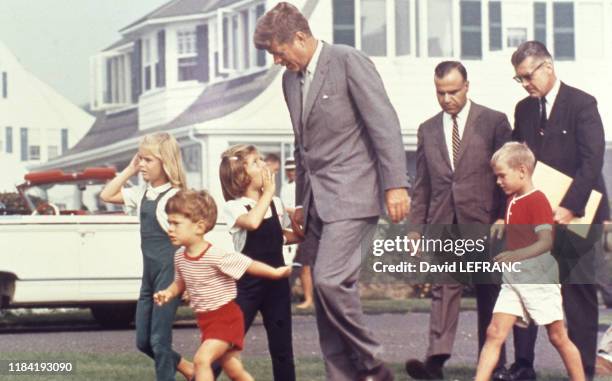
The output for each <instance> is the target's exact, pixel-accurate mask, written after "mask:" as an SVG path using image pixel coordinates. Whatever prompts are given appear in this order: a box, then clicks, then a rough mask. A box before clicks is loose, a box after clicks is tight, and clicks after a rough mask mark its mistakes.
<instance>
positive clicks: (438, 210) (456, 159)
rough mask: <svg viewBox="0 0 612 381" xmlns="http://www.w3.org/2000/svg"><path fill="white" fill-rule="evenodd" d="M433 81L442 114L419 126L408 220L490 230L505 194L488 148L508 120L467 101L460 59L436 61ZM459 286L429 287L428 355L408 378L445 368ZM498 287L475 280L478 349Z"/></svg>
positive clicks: (499, 139) (500, 140)
mask: <svg viewBox="0 0 612 381" xmlns="http://www.w3.org/2000/svg"><path fill="white" fill-rule="evenodd" d="M434 83H435V86H436V95H437V98H438V102H439V103H440V107H441V108H442V112H440V113H438V114H436V115H435V116H434V117H432V118H431V119H429V120H427V121H425V122H424V123H423V124H421V126H419V130H418V143H417V158H416V160H417V163H416V167H417V174H416V180H415V186H414V192H413V195H412V196H413V202H412V211H411V213H410V215H409V217H408V220H409V222H410V223H411V224H414V225H417V226H418V225H425V224H428V225H430V228H431V225H451V224H455V225H456V224H462V225H464V226H465V225H466V224H480V226H482V227H485V228H488V225H489V224H492V223H493V222H495V221H496V220H497V219H499V218H502V217H503V214H504V206H505V197H504V195H503V192H502V191H501V190H500V189H499V188H498V187H497V186H496V184H495V175H494V174H493V170H492V169H491V166H490V164H489V163H490V160H491V157H492V156H493V153H494V152H495V151H496V150H497V149H499V148H500V147H501V146H502V145H503V144H504V143H506V142H507V141H509V140H510V136H511V129H510V123H509V122H508V118H507V117H506V115H504V114H503V113H501V112H498V111H494V110H491V109H489V108H486V107H484V106H481V105H479V104H477V103H475V102H472V101H471V100H469V99H468V96H467V93H468V89H469V81H468V80H467V71H466V69H465V67H464V66H463V65H462V64H461V63H460V62H457V61H445V62H442V63H440V64H439V65H438V66H437V67H436V69H435V75H434ZM455 227H456V226H455ZM447 228H450V226H447ZM417 229H418V228H417ZM452 230H454V231H456V230H457V229H452ZM487 230H488V229H487ZM445 234H451V235H453V234H455V233H453V232H449V233H445ZM409 235H416V236H414V237H411V238H413V239H418V236H419V234H418V233H412V234H409ZM454 238H459V237H456V236H455V237H454ZM462 292H463V284H461V283H452V282H448V283H446V284H434V285H433V286H432V294H433V295H432V306H431V314H430V321H429V347H428V349H427V357H426V360H425V361H424V362H421V361H418V360H414V359H413V360H408V361H407V362H406V371H407V372H408V374H409V375H410V376H411V377H413V378H416V379H440V378H442V377H443V372H442V367H443V365H444V362H445V361H446V360H447V359H448V358H449V357H450V355H451V352H452V346H453V342H454V339H455V333H456V331H457V321H458V318H459V306H460V303H461V294H462ZM498 292H499V288H498V286H497V285H493V284H480V285H477V286H476V293H477V298H478V332H479V347H481V346H482V344H483V343H484V338H485V336H484V335H485V332H486V328H487V326H488V325H489V322H490V321H491V314H492V311H493V306H494V304H495V300H496V298H497V294H498ZM496 375H497V374H496Z"/></svg>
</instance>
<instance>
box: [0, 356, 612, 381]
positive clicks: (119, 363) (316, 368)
mask: <svg viewBox="0 0 612 381" xmlns="http://www.w3.org/2000/svg"><path fill="white" fill-rule="evenodd" d="M0 360H44V361H53V360H55V361H71V362H72V363H73V364H74V365H75V370H74V372H73V373H70V374H63V375H49V374H37V375H19V376H8V375H6V372H5V370H6V369H0V372H2V373H0V379H2V380H3V381H41V380H58V381H62V380H88V381H91V380H112V381H135V380H138V381H144V380H153V379H155V375H154V373H153V366H152V362H151V360H149V359H148V358H147V357H145V356H144V355H140V354H138V353H124V354H75V353H0ZM244 365H245V367H246V369H247V370H248V371H249V372H250V373H251V375H252V376H253V377H254V378H255V379H256V380H264V381H269V380H272V371H271V367H270V360H269V358H246V359H244ZM391 366H392V368H393V370H394V371H395V375H396V380H397V381H402V380H409V378H408V376H406V375H405V373H404V370H403V364H397V363H396V364H391ZM296 372H297V379H298V380H304V381H318V380H324V374H325V373H324V368H323V363H322V361H321V359H318V358H298V359H297V360H296ZM473 375H474V368H473V367H470V366H456V367H449V368H448V369H447V371H446V379H447V380H457V381H469V380H471V379H472V377H473ZM565 379H567V378H566V377H564V376H563V375H561V374H559V373H542V372H540V373H539V377H538V380H540V381H560V380H565ZM610 379H611V378H601V377H600V378H596V380H598V381H604V380H610ZM177 380H182V377H181V376H180V375H178V374H177ZM220 380H222V381H228V379H227V378H226V377H221V378H220Z"/></svg>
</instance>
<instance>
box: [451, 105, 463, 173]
mask: <svg viewBox="0 0 612 381" xmlns="http://www.w3.org/2000/svg"><path fill="white" fill-rule="evenodd" d="M451 117H452V119H453V167H454V168H457V159H459V147H461V138H460V137H459V125H458V124H457V115H452V116H451Z"/></svg>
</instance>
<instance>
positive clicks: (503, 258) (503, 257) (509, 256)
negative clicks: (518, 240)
mask: <svg viewBox="0 0 612 381" xmlns="http://www.w3.org/2000/svg"><path fill="white" fill-rule="evenodd" d="M494 259H495V262H502V263H513V262H519V261H521V260H522V259H523V258H522V257H521V256H520V255H518V254H516V252H515V251H512V250H509V251H504V252H501V253H499V254H498V255H496V256H495V258H494Z"/></svg>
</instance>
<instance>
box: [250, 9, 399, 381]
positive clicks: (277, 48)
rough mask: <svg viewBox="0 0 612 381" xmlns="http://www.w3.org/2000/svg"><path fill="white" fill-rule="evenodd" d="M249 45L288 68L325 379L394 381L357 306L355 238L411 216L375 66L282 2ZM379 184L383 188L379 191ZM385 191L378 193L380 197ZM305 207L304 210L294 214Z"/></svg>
mask: <svg viewBox="0 0 612 381" xmlns="http://www.w3.org/2000/svg"><path fill="white" fill-rule="evenodd" d="M254 41H255V46H256V47H257V48H258V49H265V50H267V51H268V52H269V53H270V54H271V55H272V56H273V57H274V62H275V63H276V64H280V65H283V66H285V67H286V69H287V70H285V72H284V74H283V94H284V96H285V101H286V103H287V107H288V109H289V114H290V116H291V122H292V125H293V130H294V134H295V153H294V157H295V163H296V175H297V176H296V205H298V207H297V208H296V211H295V213H294V219H295V220H296V222H297V224H299V225H302V226H305V228H306V229H305V231H306V235H307V237H306V238H307V239H308V238H309V237H308V235H312V236H314V237H315V239H316V240H318V242H319V244H318V250H317V255H316V258H315V261H314V266H313V269H312V272H313V274H312V275H313V283H314V291H315V295H314V296H315V306H316V316H317V326H318V329H319V341H320V344H321V350H322V352H323V355H324V361H325V367H326V373H327V379H328V380H333V381H345V380H346V381H355V380H392V379H393V375H392V374H391V372H390V371H389V369H388V368H386V367H385V366H384V365H383V364H382V362H381V359H380V355H381V346H380V344H379V343H378V341H377V340H376V339H375V338H374V336H373V335H372V333H371V331H370V330H369V329H368V328H367V326H366V325H365V323H364V319H363V312H362V310H361V302H360V299H359V289H358V281H359V270H360V266H361V240H362V239H363V238H365V237H367V236H368V235H370V234H371V233H372V232H373V230H374V228H375V226H376V223H377V221H378V217H379V215H380V214H381V213H382V212H383V209H382V207H381V203H380V200H381V199H383V197H384V199H385V203H386V206H387V210H388V213H389V215H390V217H391V219H392V220H393V221H394V222H398V221H399V220H401V219H402V218H403V217H405V215H406V214H407V213H408V210H409V206H410V199H409V197H408V191H407V187H408V177H407V171H406V159H405V153H404V147H403V144H402V136H401V131H400V124H399V120H398V118H397V114H396V113H395V110H394V109H393V106H392V105H391V102H390V101H389V98H388V96H387V94H386V92H385V89H384V86H383V83H382V80H381V78H380V75H379V74H378V72H377V71H376V68H375V67H374V64H373V63H372V61H370V59H369V58H368V57H367V56H366V55H364V54H363V53H362V52H360V51H358V50H356V49H354V48H351V47H348V46H343V45H330V44H327V43H324V42H323V41H321V40H317V39H316V38H314V37H313V36H312V33H311V31H310V28H309V26H308V21H307V20H306V18H305V17H304V16H303V15H302V14H301V13H300V12H299V10H298V9H297V8H296V7H295V6H293V5H291V4H288V3H284V2H283V3H279V4H278V5H276V6H275V7H274V8H272V9H271V10H270V11H269V12H267V13H266V14H265V15H264V16H263V17H262V18H261V19H259V21H258V22H257V27H256V29H255V36H254ZM380 184H382V188H383V189H379V188H380V187H379V185H380ZM383 192H384V193H383ZM299 205H302V206H303V207H299Z"/></svg>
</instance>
